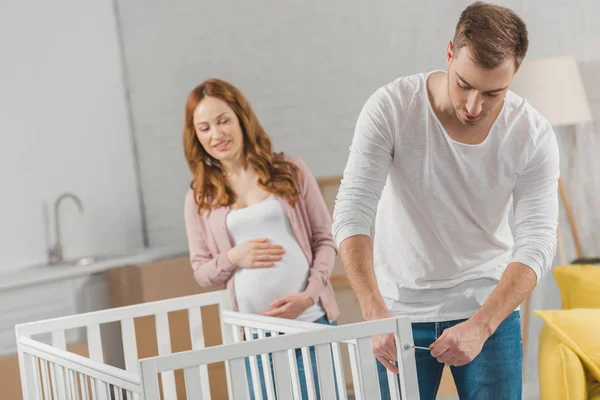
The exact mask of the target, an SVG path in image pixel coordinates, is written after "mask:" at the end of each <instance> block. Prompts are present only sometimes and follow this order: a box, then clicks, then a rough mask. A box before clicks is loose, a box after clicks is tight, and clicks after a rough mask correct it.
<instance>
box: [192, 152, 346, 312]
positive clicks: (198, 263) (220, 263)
mask: <svg viewBox="0 0 600 400" xmlns="http://www.w3.org/2000/svg"><path fill="white" fill-rule="evenodd" d="M286 159H287V160H288V161H291V162H293V163H294V164H296V165H297V166H298V168H299V170H300V171H301V175H302V176H301V177H298V176H296V182H297V184H298V190H299V192H300V193H299V195H298V197H297V200H296V206H295V207H294V208H292V207H291V206H290V204H289V203H288V202H287V201H286V200H285V199H284V198H281V197H279V196H277V199H278V200H279V201H280V202H281V205H282V206H283V208H284V210H285V211H286V214H287V216H288V219H289V221H290V225H291V226H292V230H293V232H294V234H295V236H296V239H297V240H298V243H299V244H300V247H301V248H302V250H303V251H304V254H305V255H306V258H307V259H308V262H309V265H310V270H309V275H308V283H307V286H306V289H305V292H306V293H307V294H308V295H310V297H312V299H313V300H314V302H315V303H316V302H317V300H320V301H321V306H322V307H323V309H324V310H325V313H326V314H327V319H328V320H329V322H333V321H335V320H336V319H337V318H338V315H339V309H338V305H337V302H336V300H335V296H334V293H333V288H332V286H331V282H330V281H329V275H331V271H332V270H333V266H334V262H335V255H336V252H337V250H336V248H335V244H334V242H333V237H332V233H331V224H332V220H331V216H330V214H329V211H328V210H327V206H326V204H325V200H324V199H323V196H322V195H321V191H320V190H319V186H318V184H317V181H316V180H315V178H314V177H313V175H312V173H311V171H310V169H309V168H308V166H307V165H306V164H305V163H304V161H302V159H300V158H298V157H286ZM228 212H229V207H220V208H215V209H213V210H211V211H204V212H202V213H201V214H198V206H197V205H196V202H195V201H194V193H193V191H192V190H191V189H190V190H188V192H187V193H186V196H185V226H186V231H187V237H188V246H189V250H190V262H191V264H192V269H193V270H194V277H195V278H196V281H197V282H198V283H199V284H200V286H202V287H215V286H220V285H222V284H225V287H226V288H227V289H229V291H230V292H231V295H232V299H233V307H234V310H237V303H236V300H235V290H234V288H233V281H234V279H232V278H233V273H234V271H235V270H236V268H237V267H236V266H235V265H233V264H232V263H231V261H229V258H228V257H227V251H228V250H229V249H231V248H232V247H233V243H232V240H231V237H230V235H229V231H228V229H227V224H226V217H227V213H228Z"/></svg>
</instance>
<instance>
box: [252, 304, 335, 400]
mask: <svg viewBox="0 0 600 400" xmlns="http://www.w3.org/2000/svg"><path fill="white" fill-rule="evenodd" d="M314 323H315V324H324V325H337V322H336V321H333V322H331V323H330V322H329V321H327V317H326V316H323V317H321V318H319V319H317V320H316V321H314ZM267 336H270V335H269V334H267ZM257 338H258V336H257V335H254V339H257ZM309 354H310V361H311V364H312V371H313V382H314V383H315V392H317V399H319V398H320V395H319V381H318V376H317V357H316V354H315V348H314V347H309ZM256 360H257V364H258V371H259V375H260V386H261V389H262V399H266V398H267V385H266V383H265V376H264V374H263V369H262V358H261V357H260V356H257V357H256ZM269 362H270V364H271V375H272V376H271V381H272V382H275V375H274V373H273V358H272V356H271V354H269ZM244 363H245V364H246V379H247V380H248V388H249V389H250V400H261V399H256V398H255V397H254V385H253V383H252V374H251V370H250V359H249V358H245V359H244ZM296 364H297V366H298V375H299V380H300V392H301V394H302V400H307V399H308V391H307V388H306V379H305V376H304V363H303V361H302V350H301V349H296Z"/></svg>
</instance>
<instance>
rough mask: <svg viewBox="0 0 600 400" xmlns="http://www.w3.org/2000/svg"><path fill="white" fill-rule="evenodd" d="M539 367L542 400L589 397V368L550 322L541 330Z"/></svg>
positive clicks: (569, 399) (583, 398)
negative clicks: (564, 342) (557, 333)
mask: <svg viewBox="0 0 600 400" xmlns="http://www.w3.org/2000/svg"><path fill="white" fill-rule="evenodd" d="M538 369H539V377H540V395H541V400H587V399H588V388H587V383H586V374H585V367H584V366H583V363H582V362H581V359H580V358H579V356H577V354H575V353H574V352H573V351H572V350H571V349H569V348H568V347H567V346H565V345H564V344H563V343H562V342H561V341H560V340H559V339H558V338H557V337H556V335H555V334H554V332H553V331H552V330H551V329H550V328H548V327H547V326H546V325H544V327H543V328H542V331H541V332H540V341H539V352H538Z"/></svg>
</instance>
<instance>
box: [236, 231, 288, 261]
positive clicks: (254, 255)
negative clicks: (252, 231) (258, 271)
mask: <svg viewBox="0 0 600 400" xmlns="http://www.w3.org/2000/svg"><path fill="white" fill-rule="evenodd" d="M284 254H285V250H284V249H283V247H282V246H280V245H278V244H272V243H269V242H268V240H267V239H266V238H263V239H255V240H248V241H247V242H244V243H241V244H239V245H237V246H235V247H232V248H231V249H229V251H228V252H227V257H229V261H231V263H232V264H233V265H235V266H236V267H238V268H269V267H272V266H274V265H275V262H276V261H281V260H282V259H283V255H284Z"/></svg>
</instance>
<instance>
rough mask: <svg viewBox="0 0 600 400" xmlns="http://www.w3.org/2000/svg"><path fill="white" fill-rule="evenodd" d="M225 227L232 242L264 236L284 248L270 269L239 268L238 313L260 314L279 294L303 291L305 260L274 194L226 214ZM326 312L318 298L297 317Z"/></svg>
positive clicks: (236, 279)
mask: <svg viewBox="0 0 600 400" xmlns="http://www.w3.org/2000/svg"><path fill="white" fill-rule="evenodd" d="M227 229H228V230H229V234H230V236H231V238H232V239H233V242H234V244H235V245H238V244H240V243H243V242H246V241H248V240H252V239H258V238H263V237H264V238H267V239H268V240H269V242H270V243H274V244H279V245H281V246H283V248H284V249H285V254H284V255H283V259H282V260H281V261H277V262H275V265H274V266H273V267H269V268H238V269H236V271H235V273H234V277H233V279H234V285H233V286H234V290H235V297H236V300H237V304H238V308H239V310H240V311H241V312H245V313H252V314H260V313H261V312H264V311H269V310H271V309H272V307H271V302H272V301H273V300H275V299H276V298H278V297H281V296H286V295H290V294H294V293H298V292H301V291H303V290H304V289H305V288H306V282H307V279H308V270H309V265H308V260H307V259H306V256H305V255H304V252H303V251H302V248H301V247H300V245H299V244H298V241H297V240H296V237H295V235H294V232H293V231H292V227H291V225H290V223H289V220H288V218H287V215H286V213H285V210H284V209H283V207H282V206H281V204H280V203H279V200H277V199H276V198H275V197H274V196H269V197H268V198H267V199H265V200H263V201H262V202H260V203H257V204H253V205H251V206H249V207H246V208H241V209H238V210H231V211H229V213H228V214H227ZM323 315H325V311H323V308H322V307H321V304H320V303H319V302H318V301H317V302H316V303H315V304H313V305H312V306H310V307H309V308H307V309H306V310H305V311H304V313H302V314H301V315H300V316H299V317H298V318H297V319H298V320H300V321H307V322H313V321H315V320H317V319H319V318H321V317H322V316H323Z"/></svg>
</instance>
